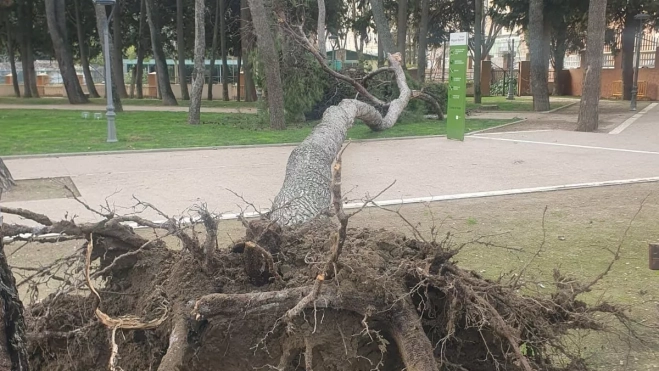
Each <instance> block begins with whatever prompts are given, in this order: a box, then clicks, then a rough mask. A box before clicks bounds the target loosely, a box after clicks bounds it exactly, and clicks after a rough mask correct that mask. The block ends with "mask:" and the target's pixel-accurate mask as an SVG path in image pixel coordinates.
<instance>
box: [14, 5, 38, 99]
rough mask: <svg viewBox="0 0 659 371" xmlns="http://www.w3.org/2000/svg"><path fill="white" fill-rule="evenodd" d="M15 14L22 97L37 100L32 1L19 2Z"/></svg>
mask: <svg viewBox="0 0 659 371" xmlns="http://www.w3.org/2000/svg"><path fill="white" fill-rule="evenodd" d="M17 13H18V26H19V30H20V50H21V65H22V66H23V97H24V98H39V90H38V89H37V80H36V75H37V74H36V71H35V70H34V59H33V56H32V18H33V17H32V1H30V0H27V1H25V2H23V1H21V2H19V3H18V9H17ZM17 78H18V76H17Z"/></svg>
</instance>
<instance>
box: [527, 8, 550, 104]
mask: <svg viewBox="0 0 659 371" xmlns="http://www.w3.org/2000/svg"><path fill="white" fill-rule="evenodd" d="M543 11H544V1H543V0H531V1H530V3H529V39H530V40H529V52H530V54H531V93H532V94H533V109H534V110H535V111H548V110H549V86H548V85H549V83H548V81H547V73H548V71H547V68H545V66H546V65H547V64H548V63H549V56H548V55H546V48H545V32H544V24H545V22H544V20H543V14H542V13H543Z"/></svg>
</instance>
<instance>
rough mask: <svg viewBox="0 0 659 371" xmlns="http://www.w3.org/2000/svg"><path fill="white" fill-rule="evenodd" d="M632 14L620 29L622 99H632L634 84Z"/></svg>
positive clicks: (634, 28) (633, 23)
mask: <svg viewBox="0 0 659 371" xmlns="http://www.w3.org/2000/svg"><path fill="white" fill-rule="evenodd" d="M636 25H637V21H635V20H634V17H633V14H632V16H631V17H628V18H627V19H626V20H625V26H624V28H623V29H622V47H621V49H622V99H623V100H631V99H632V85H633V84H634V43H635V42H636V27H637V26H636Z"/></svg>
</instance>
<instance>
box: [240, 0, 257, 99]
mask: <svg viewBox="0 0 659 371" xmlns="http://www.w3.org/2000/svg"><path fill="white" fill-rule="evenodd" d="M251 23H252V15H251V12H250V10H249V6H248V5H247V0H240V47H241V49H242V52H241V54H242V56H243V60H244V62H243V63H244V64H245V69H244V71H243V73H244V75H245V102H254V101H256V87H255V85H254V77H253V72H252V71H253V66H252V61H251V59H250V55H249V54H250V52H251V51H252V48H253V45H254V39H253V36H252V29H253V28H252V25H251Z"/></svg>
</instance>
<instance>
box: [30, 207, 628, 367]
mask: <svg viewBox="0 0 659 371" xmlns="http://www.w3.org/2000/svg"><path fill="white" fill-rule="evenodd" d="M246 226H247V233H246V238H245V239H244V240H242V241H239V242H238V243H236V244H235V245H232V246H229V247H228V248H219V249H212V250H209V252H208V253H209V257H207V258H204V259H200V258H199V257H198V255H197V254H195V253H194V251H191V250H190V249H186V248H184V249H183V250H182V251H173V250H170V249H168V248H167V246H166V245H165V244H164V243H160V242H158V243H152V244H151V245H150V246H148V247H147V248H140V249H138V250H139V251H138V252H137V253H135V254H133V256H132V257H131V259H125V260H129V263H128V264H115V265H114V266H111V265H112V261H113V260H112V259H108V258H105V261H103V259H99V264H98V267H95V269H96V271H101V270H103V269H104V268H105V270H106V271H105V272H104V274H103V275H102V277H98V278H99V279H101V281H102V282H101V283H100V284H98V287H97V290H98V292H99V295H100V298H101V300H100V303H99V300H98V299H97V297H96V296H95V295H93V294H90V295H87V296H82V295H75V294H72V293H65V292H66V291H65V290H64V291H62V290H60V292H59V294H57V293H56V294H52V295H51V296H49V297H48V298H46V299H45V300H43V301H41V302H40V303H38V304H36V305H33V306H31V307H29V308H27V309H26V321H27V325H28V334H29V336H28V338H29V353H30V355H31V359H30V363H31V367H32V369H33V370H37V371H39V370H43V371H46V370H48V371H53V370H62V371H65V370H67V371H68V370H92V371H93V370H99V371H100V370H107V369H108V367H110V369H113V368H112V367H120V369H122V370H126V371H129V370H136V371H137V370H140V371H142V370H175V369H177V367H178V368H179V369H181V370H209V369H218V370H232V371H242V370H245V371H247V370H254V369H276V370H305V369H306V370H310V369H313V370H316V371H319V370H383V371H386V370H401V369H404V368H405V367H406V366H407V367H408V369H413V368H410V367H409V365H410V364H413V363H414V362H417V361H418V360H417V359H416V358H418V357H419V355H420V354H421V355H422V353H423V352H424V351H426V349H416V348H415V345H414V344H421V343H424V342H425V343H428V344H429V345H430V347H428V349H427V351H429V352H431V353H432V358H433V361H434V362H436V364H437V365H440V367H441V369H448V370H470V371H480V370H482V371H486V370H488V371H489V370H494V369H497V368H498V369H502V370H558V369H570V370H579V369H583V368H584V367H585V366H583V363H582V362H581V361H580V360H579V359H578V358H567V359H571V361H570V362H568V363H567V364H564V365H563V368H559V367H557V366H555V365H553V363H552V356H553V355H555V354H556V352H559V353H560V351H561V348H560V347H558V348H557V346H558V344H559V342H558V340H559V339H560V337H561V336H562V335H564V334H565V333H566V332H567V331H569V330H570V329H575V328H587V329H595V330H598V329H601V328H602V325H601V324H600V323H599V322H597V321H596V320H595V319H594V318H595V317H594V316H593V314H594V313H596V312H608V313H613V314H614V315H619V314H620V313H619V311H618V310H617V309H616V308H613V307H611V306H607V305H599V306H598V307H589V306H587V305H586V304H584V303H582V302H580V301H578V300H577V299H576V295H575V294H574V293H576V292H578V291H579V290H580V289H582V288H583V287H582V286H578V285H577V284H575V283H574V281H573V280H567V279H565V278H563V277H561V276H560V274H558V273H557V274H556V282H557V289H556V290H555V293H554V294H552V295H551V296H549V297H546V298H541V297H534V298H530V297H525V296H522V295H520V294H519V293H518V288H519V287H517V286H516V283H515V284H512V283H504V282H500V281H499V282H493V281H489V280H486V279H484V278H482V277H480V276H479V275H478V274H476V273H474V272H468V271H465V270H462V269H460V268H459V267H457V266H456V265H455V264H454V263H453V262H452V261H451V258H452V257H453V255H454V254H455V253H456V251H457V250H452V249H451V246H450V245H451V244H450V243H449V241H450V239H448V238H447V239H446V240H444V241H434V242H433V241H430V242H428V241H420V240H417V239H410V238H407V237H406V236H404V235H402V234H398V233H393V232H389V231H386V230H370V229H348V230H347V234H346V238H345V242H344V244H343V247H342V252H341V255H340V258H339V259H338V260H337V261H336V263H334V264H332V265H331V269H330V270H329V271H330V272H329V273H327V272H323V266H324V265H325V264H326V262H327V259H328V256H329V255H330V253H331V250H332V245H333V244H335V243H336V238H337V237H336V231H337V226H336V225H335V223H333V222H332V221H330V220H329V219H327V218H319V219H317V220H315V221H313V222H311V223H307V224H305V225H303V226H301V227H297V228H283V229H282V228H279V227H273V225H272V224H271V223H269V222H268V221H267V220H265V221H253V222H250V223H246ZM194 235H195V234H194V233H193V236H194ZM91 238H92V239H93V237H91ZM193 239H194V237H193ZM182 241H184V245H185V241H188V243H191V242H190V241H191V240H190V239H189V238H185V237H184V238H182ZM192 242H194V241H192ZM197 242H198V241H197ZM110 245H111V241H108V240H105V241H104V242H103V241H101V240H100V238H99V241H98V242H96V243H95V244H94V245H93V246H94V249H95V250H97V249H98V251H94V254H93V256H98V257H99V258H101V257H103V256H104V254H103V252H104V251H105V252H106V253H107V252H108V251H111V246H110ZM202 245H205V243H204V244H201V243H197V246H202ZM116 259H117V258H116V257H115V258H114V260H116ZM109 266H110V267H111V268H112V269H107V267H109ZM319 281H322V282H320V283H322V287H320V286H318V287H320V290H319V292H318V295H317V296H315V297H314V299H315V300H313V301H310V302H308V303H306V304H304V305H298V304H299V303H301V302H302V301H303V300H304V299H305V298H306V297H308V296H309V295H310V294H311V293H312V292H313V290H314V289H313V288H314V287H315V286H314V285H318V283H319ZM296 306H299V308H298V309H299V312H296V311H295V310H294V309H293V308H294V307H296ZM97 307H98V308H99V309H100V310H101V311H102V312H103V313H105V314H107V315H108V316H110V317H112V318H117V319H121V318H123V317H125V316H127V315H132V316H136V317H139V318H141V319H142V320H143V321H150V320H153V319H156V318H159V317H161V316H163V315H166V318H167V319H166V320H165V322H163V323H162V324H160V325H159V326H157V327H156V328H153V329H125V328H119V329H118V330H117V334H116V336H115V341H114V342H115V343H116V348H115V349H116V354H115V355H116V357H114V358H113V356H112V354H113V351H112V348H113V347H112V336H111V329H109V328H108V326H106V325H104V324H103V323H101V322H99V320H98V319H97V317H96V315H95V309H96V308H97ZM291 311H293V312H291ZM291 313H292V315H291ZM406 316H408V317H406ZM409 316H411V317H409ZM410 318H411V319H410ZM415 331H416V333H420V334H421V335H422V336H423V339H421V341H420V342H419V341H417V340H418V339H417V340H415V339H414V336H415ZM422 348H423V347H422ZM563 350H564V349H563ZM415 357H416V358H415ZM111 358H113V359H114V361H113V362H115V363H114V365H115V366H112V365H110V363H111V360H110V359H111ZM563 359H565V358H563ZM418 362H421V361H418ZM419 364H421V363H419ZM109 365H110V366H109ZM115 369H117V370H118V369H119V368H115ZM417 369H420V368H417Z"/></svg>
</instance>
